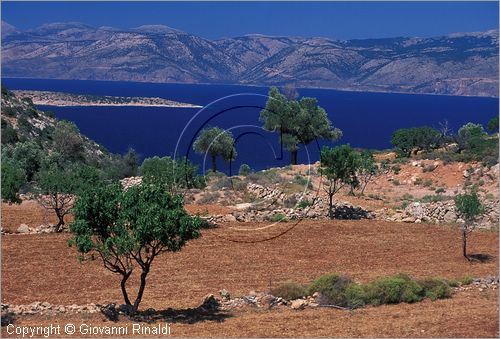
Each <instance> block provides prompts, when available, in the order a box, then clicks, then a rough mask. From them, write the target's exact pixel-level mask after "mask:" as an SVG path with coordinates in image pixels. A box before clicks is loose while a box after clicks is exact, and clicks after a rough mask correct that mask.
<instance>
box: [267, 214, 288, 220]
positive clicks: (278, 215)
mask: <svg viewBox="0 0 500 339" xmlns="http://www.w3.org/2000/svg"><path fill="white" fill-rule="evenodd" d="M271 221H272V222H287V221H288V218H287V217H286V215H284V214H283V213H276V214H275V215H273V216H272V217H271Z"/></svg>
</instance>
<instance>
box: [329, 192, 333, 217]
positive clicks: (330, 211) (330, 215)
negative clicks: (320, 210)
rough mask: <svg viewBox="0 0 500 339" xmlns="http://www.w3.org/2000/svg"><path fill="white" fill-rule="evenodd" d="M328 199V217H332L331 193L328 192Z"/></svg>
mask: <svg viewBox="0 0 500 339" xmlns="http://www.w3.org/2000/svg"><path fill="white" fill-rule="evenodd" d="M328 198H329V199H330V200H329V208H328V216H329V217H330V219H333V194H331V193H329V194H328Z"/></svg>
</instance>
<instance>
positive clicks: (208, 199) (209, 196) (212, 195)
mask: <svg viewBox="0 0 500 339" xmlns="http://www.w3.org/2000/svg"><path fill="white" fill-rule="evenodd" d="M219 198H220V193H219V192H205V193H204V194H203V196H202V197H201V198H200V199H198V203H199V204H202V205H203V204H213V203H216V202H217V201H218V200H219Z"/></svg>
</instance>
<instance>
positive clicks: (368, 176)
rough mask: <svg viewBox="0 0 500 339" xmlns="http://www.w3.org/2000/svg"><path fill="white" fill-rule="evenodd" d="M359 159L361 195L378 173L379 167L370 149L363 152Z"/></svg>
mask: <svg viewBox="0 0 500 339" xmlns="http://www.w3.org/2000/svg"><path fill="white" fill-rule="evenodd" d="M359 160H360V161H359V170H358V177H359V178H360V181H361V195H364V194H365V189H366V186H367V185H368V183H369V182H370V181H371V180H372V178H373V177H374V176H375V175H376V174H377V173H378V167H377V164H376V163H375V159H374V158H373V154H372V153H371V152H370V151H364V152H362V153H361V155H360V159H359Z"/></svg>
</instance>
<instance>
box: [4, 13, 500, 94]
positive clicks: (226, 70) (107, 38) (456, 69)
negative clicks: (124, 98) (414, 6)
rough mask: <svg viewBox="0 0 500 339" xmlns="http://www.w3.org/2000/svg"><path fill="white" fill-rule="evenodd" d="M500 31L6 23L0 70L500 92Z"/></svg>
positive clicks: (439, 91) (96, 76) (25, 74)
mask: <svg viewBox="0 0 500 339" xmlns="http://www.w3.org/2000/svg"><path fill="white" fill-rule="evenodd" d="M498 52H499V49H498V30H491V31H487V32H473V33H457V34H451V35H447V36H441V37H433V38H404V37H399V38H387V39H364V40H333V39H327V38H303V37H273V36H264V35H247V36H242V37H236V38H225V39H220V40H213V41H212V40H208V39H204V38H201V37H198V36H195V35H192V34H189V33H186V32H182V31H179V30H176V29H173V28H170V27H167V26H160V25H148V26H141V27H137V28H132V29H128V30H123V29H116V28H112V27H99V28H95V27H91V26H88V25H85V24H81V23H52V24H46V25H42V26H40V27H38V28H36V29H32V30H25V31H23V30H20V29H17V28H16V27H14V26H12V25H9V24H8V23H5V22H3V21H2V76H4V77H27V78H49V79H81V80H120V81H146V82H171V83H230V84H252V85H278V86H280V85H284V84H290V83H291V84H294V85H295V86H297V87H325V88H335V89H343V90H360V91H384V92H407V93H432V94H448V95H478V96H498V79H499V75H498V62H499V59H498Z"/></svg>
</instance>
